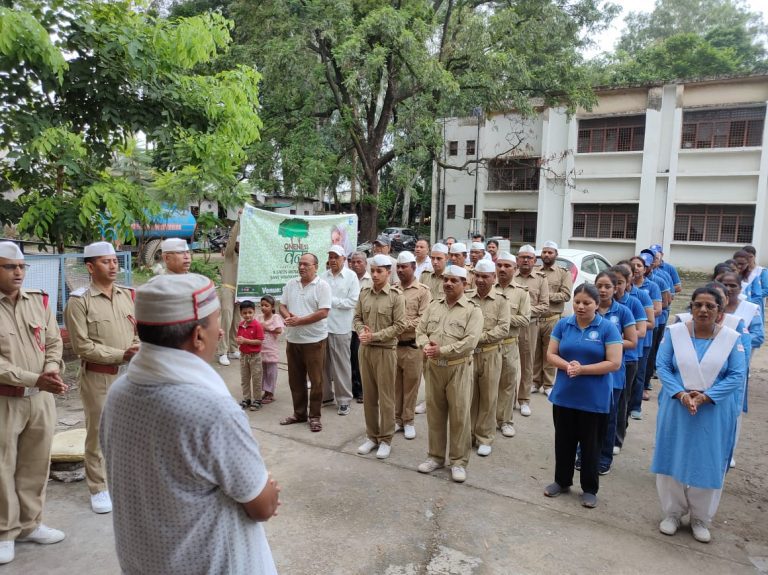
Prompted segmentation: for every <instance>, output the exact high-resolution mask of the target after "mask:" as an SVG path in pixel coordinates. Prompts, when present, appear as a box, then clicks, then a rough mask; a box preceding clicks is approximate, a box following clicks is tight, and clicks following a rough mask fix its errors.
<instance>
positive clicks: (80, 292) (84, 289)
mask: <svg viewBox="0 0 768 575" xmlns="http://www.w3.org/2000/svg"><path fill="white" fill-rule="evenodd" d="M87 292H88V287H87V286H86V287H81V288H77V289H76V290H72V291H71V292H69V297H83V296H84V295H85V294H86V293H87Z"/></svg>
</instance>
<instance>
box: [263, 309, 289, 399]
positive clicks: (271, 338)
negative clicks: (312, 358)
mask: <svg viewBox="0 0 768 575" xmlns="http://www.w3.org/2000/svg"><path fill="white" fill-rule="evenodd" d="M259 321H260V322H261V325H262V327H263V328H264V341H263V342H262V344H261V366H262V371H263V376H262V388H263V390H264V396H263V397H262V399H261V402H262V403H265V404H266V403H272V402H273V401H274V400H275V385H277V362H278V361H279V360H280V344H279V342H278V338H279V336H280V334H281V333H283V328H284V327H285V322H283V318H282V316H281V315H280V314H278V313H275V298H273V297H272V296H271V295H265V296H264V297H262V298H261V317H260V318H259Z"/></svg>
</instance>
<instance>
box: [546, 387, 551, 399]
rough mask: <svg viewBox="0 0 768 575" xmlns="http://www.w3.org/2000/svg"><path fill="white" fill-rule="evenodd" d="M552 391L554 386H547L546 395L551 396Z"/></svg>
mask: <svg viewBox="0 0 768 575" xmlns="http://www.w3.org/2000/svg"><path fill="white" fill-rule="evenodd" d="M550 393H552V388H551V387H547V388H545V389H544V395H546V396H547V397H549V394H550Z"/></svg>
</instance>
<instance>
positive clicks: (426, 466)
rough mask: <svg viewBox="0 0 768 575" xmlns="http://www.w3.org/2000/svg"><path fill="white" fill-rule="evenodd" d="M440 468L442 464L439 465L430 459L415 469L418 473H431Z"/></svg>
mask: <svg viewBox="0 0 768 575" xmlns="http://www.w3.org/2000/svg"><path fill="white" fill-rule="evenodd" d="M442 466H443V464H442V463H439V462H438V461H435V460H434V459H432V458H431V457H430V458H428V459H427V460H426V461H425V462H424V463H419V466H418V467H417V468H416V469H418V470H419V473H432V472H433V471H434V470H435V469H440V468H441V467H442Z"/></svg>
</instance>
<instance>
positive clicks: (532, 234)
mask: <svg viewBox="0 0 768 575" xmlns="http://www.w3.org/2000/svg"><path fill="white" fill-rule="evenodd" d="M536 216H537V214H536V212H485V213H484V219H485V237H491V236H500V237H503V238H507V239H508V240H509V241H510V243H511V244H513V245H515V244H517V245H522V244H525V243H531V244H532V243H534V242H535V241H536Z"/></svg>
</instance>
